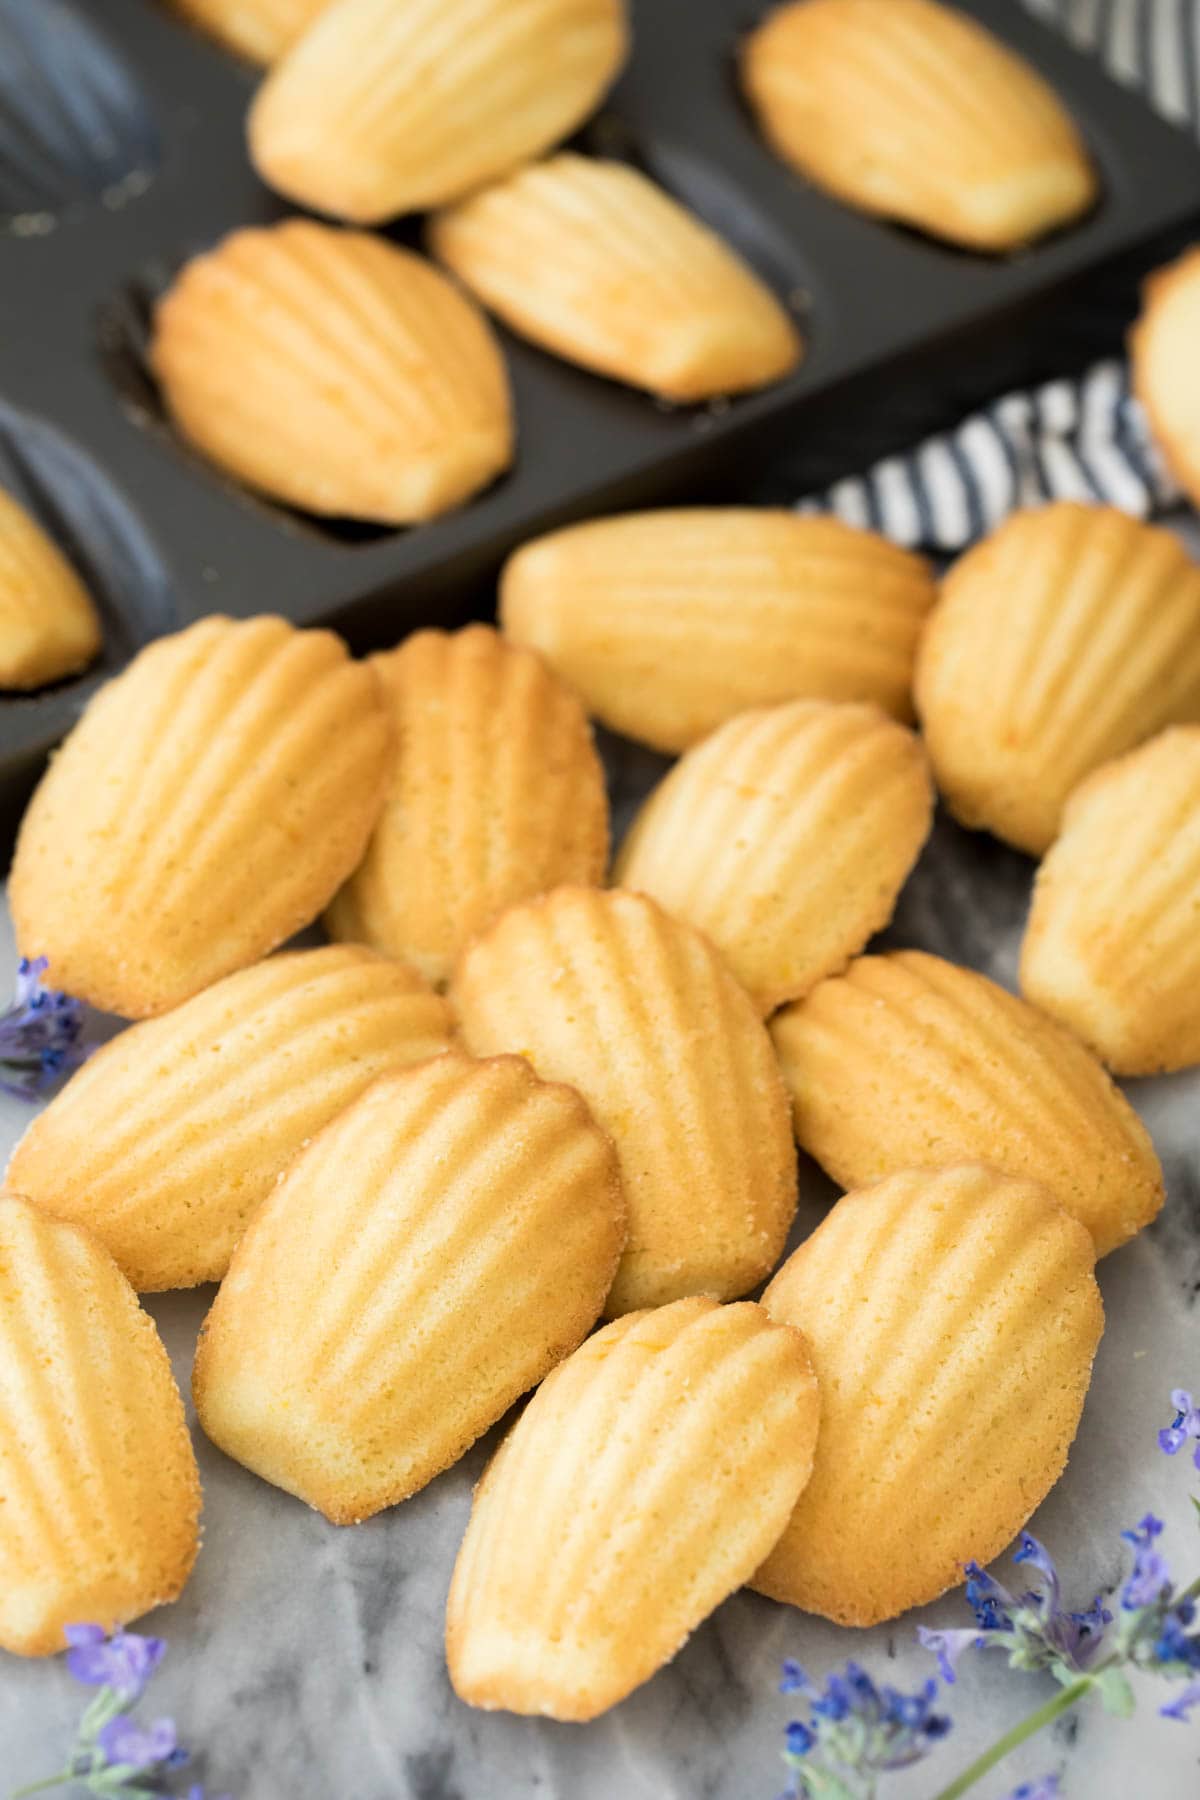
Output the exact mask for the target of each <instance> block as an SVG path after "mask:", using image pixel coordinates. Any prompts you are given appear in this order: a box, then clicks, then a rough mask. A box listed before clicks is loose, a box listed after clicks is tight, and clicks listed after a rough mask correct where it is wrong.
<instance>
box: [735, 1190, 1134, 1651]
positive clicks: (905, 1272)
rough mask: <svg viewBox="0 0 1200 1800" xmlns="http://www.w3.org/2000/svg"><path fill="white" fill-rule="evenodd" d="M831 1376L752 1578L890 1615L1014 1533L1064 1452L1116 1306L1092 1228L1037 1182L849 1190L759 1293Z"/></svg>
mask: <svg viewBox="0 0 1200 1800" xmlns="http://www.w3.org/2000/svg"><path fill="white" fill-rule="evenodd" d="M763 1306H764V1307H765V1308H766V1310H767V1311H768V1312H769V1313H770V1315H771V1317H772V1318H773V1319H778V1320H781V1321H782V1322H784V1323H786V1324H788V1325H796V1326H799V1328H800V1330H801V1331H802V1332H803V1333H804V1336H805V1338H806V1340H807V1342H808V1344H809V1346H810V1349H811V1352H812V1361H813V1366H814V1368H815V1369H816V1372H817V1380H818V1382H819V1384H820V1389H821V1431H820V1436H819V1438H818V1440H817V1455H816V1463H815V1466H814V1468H813V1473H812V1480H811V1481H810V1482H809V1484H808V1486H807V1487H806V1488H805V1489H804V1492H803V1493H802V1494H801V1496H800V1501H799V1504H798V1505H797V1507H796V1510H795V1512H794V1513H793V1514H792V1518H791V1522H790V1523H789V1525H788V1527H787V1529H786V1531H785V1532H784V1533H783V1536H782V1538H781V1539H780V1541H779V1543H778V1544H777V1546H776V1548H775V1549H774V1550H773V1551H772V1552H771V1554H770V1556H768V1558H767V1560H766V1562H765V1563H764V1564H763V1566H762V1568H761V1569H760V1570H759V1571H758V1574H757V1575H756V1576H755V1578H754V1584H753V1585H754V1586H755V1587H757V1588H759V1589H760V1590H761V1591H762V1592H763V1593H764V1594H770V1595H771V1596H772V1597H773V1598H774V1599H776V1600H787V1601H790V1602H791V1604H792V1605H793V1606H800V1607H803V1609H804V1610H805V1612H815V1613H820V1614H821V1615H822V1616H823V1617H824V1618H827V1619H833V1620H835V1621H836V1622H837V1623H838V1624H839V1625H876V1624H878V1623H879V1622H880V1621H881V1620H883V1619H894V1618H895V1617H896V1616H897V1615H898V1614H899V1613H902V1612H906V1611H907V1610H908V1608H909V1607H912V1606H922V1605H924V1604H925V1602H926V1601H929V1600H934V1599H936V1598H937V1596H938V1595H939V1594H941V1593H944V1592H945V1590H946V1589H947V1588H949V1587H954V1586H956V1585H957V1583H959V1582H960V1581H962V1579H963V1575H964V1570H963V1564H964V1563H966V1562H969V1561H972V1560H974V1561H976V1562H979V1563H987V1562H989V1561H990V1560H991V1559H992V1557H994V1556H996V1555H997V1554H998V1553H999V1552H1000V1551H1001V1550H1003V1549H1004V1547H1005V1545H1006V1544H1007V1543H1009V1542H1010V1540H1011V1539H1012V1538H1013V1537H1014V1536H1015V1535H1016V1533H1017V1532H1018V1531H1019V1530H1020V1528H1021V1526H1022V1525H1023V1524H1024V1523H1025V1521H1026V1519H1027V1518H1028V1517H1029V1515H1030V1513H1031V1512H1032V1511H1033V1510H1034V1508H1035V1507H1036V1506H1037V1505H1038V1504H1039V1503H1040V1502H1041V1501H1042V1500H1043V1499H1044V1498H1045V1496H1046V1495H1047V1494H1048V1493H1049V1491H1050V1489H1051V1488H1052V1487H1053V1486H1054V1483H1055V1482H1056V1481H1057V1480H1058V1477H1059V1476H1060V1475H1061V1474H1062V1471H1063V1469H1064V1467H1065V1466H1066V1461H1067V1451H1068V1449H1069V1448H1070V1445H1071V1441H1072V1439H1073V1438H1074V1436H1075V1432H1076V1428H1077V1427H1078V1424H1079V1415H1080V1413H1081V1411H1082V1410H1083V1402H1084V1398H1085V1396H1086V1394H1087V1390H1088V1382H1089V1381H1090V1379H1091V1371H1092V1359H1093V1357H1094V1356H1095V1354H1096V1347H1097V1345H1098V1344H1099V1342H1100V1333H1101V1331H1102V1329H1103V1326H1104V1310H1103V1307H1102V1305H1101V1301H1100V1290H1099V1288H1098V1287H1097V1286H1096V1281H1095V1276H1094V1274H1093V1254H1092V1242H1091V1239H1090V1238H1089V1236H1088V1234H1087V1232H1086V1231H1085V1230H1084V1229H1083V1228H1082V1226H1081V1225H1080V1224H1079V1222H1078V1221H1077V1220H1075V1219H1072V1218H1071V1217H1069V1215H1068V1214H1067V1213H1065V1212H1063V1211H1062V1209H1061V1208H1060V1207H1058V1206H1056V1205H1055V1204H1054V1201H1053V1200H1052V1198H1051V1196H1050V1195H1049V1193H1048V1192H1047V1191H1046V1190H1045V1189H1044V1188H1043V1187H1041V1186H1039V1184H1038V1183H1037V1182H1033V1181H1020V1180H1013V1179H1011V1178H1009V1177H1007V1176H1004V1175H999V1174H997V1173H996V1172H995V1171H994V1170H993V1169H987V1168H983V1167H980V1166H977V1165H976V1166H971V1167H966V1168H950V1169H942V1170H939V1171H937V1172H929V1171H912V1170H906V1171H904V1172H902V1173H900V1174H897V1175H893V1176H892V1177H891V1178H890V1179H889V1180H887V1181H884V1182H881V1183H880V1185H879V1186H878V1187H873V1188H865V1189H862V1190H861V1191H859V1192H858V1193H854V1194H846V1195H845V1196H844V1197H843V1198H842V1199H841V1200H839V1201H838V1203H837V1205H836V1206H835V1207H834V1209H833V1211H832V1212H831V1213H830V1214H829V1215H828V1217H827V1218H826V1219H825V1220H824V1222H823V1223H822V1224H821V1225H820V1226H818V1228H817V1230H816V1231H815V1232H814V1233H813V1235H812V1236H811V1237H810V1238H808V1239H806V1241H805V1242H804V1243H803V1244H801V1246H800V1248H799V1249H798V1250H796V1251H794V1252H793V1254H792V1255H791V1256H790V1257H789V1258H788V1260H787V1262H785V1263H784V1265H783V1267H782V1269H781V1270H780V1271H779V1273H778V1275H776V1277H775V1279H774V1281H772V1283H771V1285H770V1286H769V1287H768V1289H767V1291H766V1293H765V1294H764V1295H763Z"/></svg>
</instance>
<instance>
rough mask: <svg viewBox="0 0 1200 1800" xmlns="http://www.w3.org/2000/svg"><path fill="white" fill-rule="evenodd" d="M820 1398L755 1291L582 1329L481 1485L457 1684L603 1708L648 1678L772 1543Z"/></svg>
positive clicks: (461, 1598) (453, 1621)
mask: <svg viewBox="0 0 1200 1800" xmlns="http://www.w3.org/2000/svg"><path fill="white" fill-rule="evenodd" d="M820 1404H821V1403H820V1399H819V1397H818V1392H817V1384H816V1382H815V1380H814V1379H813V1374H812V1367H811V1364H810V1362H809V1359H808V1353H807V1350H806V1347H805V1343H804V1340H803V1338H802V1337H801V1335H800V1333H799V1332H798V1331H794V1330H791V1329H790V1328H781V1327H780V1326H778V1325H772V1324H771V1321H770V1320H769V1319H768V1318H767V1316H766V1314H765V1313H764V1311H763V1309H762V1307H761V1306H755V1305H754V1304H753V1303H752V1302H750V1301H743V1302H742V1303H741V1304H740V1305H737V1306H718V1305H717V1304H716V1303H715V1302H714V1301H712V1300H699V1299H692V1300H677V1301H676V1302H675V1303H674V1305H672V1306H664V1307H660V1308H659V1309H658V1310H657V1311H654V1312H639V1313H631V1314H629V1315H628V1316H627V1317H626V1318H623V1319H619V1320H618V1321H617V1322H616V1324H614V1325H609V1326H606V1328H605V1329H604V1330H603V1331H601V1332H598V1333H597V1335H596V1336H595V1337H593V1338H589V1340H588V1342H587V1343H586V1344H584V1345H583V1346H582V1347H581V1348H580V1349H578V1350H577V1351H576V1352H575V1354H574V1356H572V1357H570V1358H569V1359H568V1361H566V1362H565V1363H563V1365H562V1366H561V1368H558V1369H556V1370H555V1371H554V1373H553V1375H551V1376H550V1377H549V1379H548V1380H547V1381H546V1382H545V1383H544V1384H543V1385H542V1386H541V1387H540V1388H539V1389H538V1391H537V1393H536V1394H535V1395H534V1397H533V1399H532V1400H531V1401H530V1403H529V1405H528V1406H527V1407H526V1409H525V1411H524V1413H523V1414H522V1415H521V1418H520V1419H519V1420H518V1421H517V1424H516V1425H515V1426H514V1428H513V1430H512V1431H511V1432H510V1433H509V1435H508V1437H507V1438H506V1439H505V1441H504V1443H503V1444H502V1445H501V1447H500V1449H499V1451H498V1452H497V1454H496V1456H495V1458H494V1459H493V1461H492V1463H491V1465H490V1467H489V1468H488V1471H487V1473H486V1475H485V1476H484V1478H483V1481H482V1482H481V1483H480V1485H479V1487H478V1488H477V1490H476V1493H475V1505H474V1507H473V1509H472V1512H471V1520H470V1523H469V1525H468V1526H467V1533H466V1537H465V1538H464V1539H463V1545H462V1549H461V1550H460V1551H459V1556H458V1562H457V1564H456V1566H455V1570H454V1580H453V1582H452V1584H451V1588H450V1599H449V1604H448V1608H447V1616H446V1658H447V1661H448V1663H449V1665H450V1679H451V1681H452V1682H453V1683H454V1688H455V1691H456V1692H457V1693H458V1695H459V1697H460V1698H461V1699H463V1700H466V1701H468V1702H469V1703H470V1704H471V1705H472V1706H483V1707H487V1708H491V1709H494V1708H497V1707H504V1708H506V1709H507V1710H508V1711H509V1712H517V1713H542V1714H546V1715H548V1716H549V1717H550V1718H552V1719H594V1718H595V1717H596V1715H597V1713H601V1712H603V1711H604V1710H605V1709H606V1708H607V1707H609V1706H615V1705H616V1703H617V1701H618V1700H622V1699H624V1697H625V1695H626V1694H628V1693H630V1692H631V1691H632V1690H633V1689H634V1688H635V1687H638V1686H639V1685H640V1684H641V1683H642V1682H643V1681H648V1680H649V1678H650V1676H651V1675H653V1674H654V1672H655V1670H656V1669H659V1668H661V1667H662V1665H663V1664H664V1663H666V1662H669V1661H670V1659H671V1658H672V1657H673V1656H674V1655H675V1654H676V1652H677V1651H678V1650H680V1649H681V1648H682V1646H683V1643H684V1640H685V1639H686V1638H687V1637H688V1635H689V1634H690V1633H691V1632H693V1631H694V1630H695V1629H696V1627H697V1625H699V1624H700V1622H701V1620H702V1619H704V1618H706V1617H707V1616H708V1614H709V1613H710V1612H712V1610H713V1608H714V1607H716V1606H719V1605H720V1603H721V1601H722V1600H724V1599H725V1597H726V1596H727V1595H728V1594H731V1593H732V1592H733V1590H734V1589H735V1588H737V1587H740V1586H741V1585H742V1583H743V1582H744V1581H746V1580H747V1579H748V1577H749V1576H750V1574H751V1573H752V1572H753V1570H754V1569H755V1568H756V1567H757V1565H758V1563H759V1562H760V1561H761V1559H762V1557H763V1556H764V1555H765V1554H766V1552H767V1550H768V1549H769V1548H770V1546H771V1545H772V1544H773V1543H774V1542H775V1540H776V1539H777V1538H778V1536H779V1534H780V1532H781V1530H782V1529H783V1527H784V1524H785V1522H786V1520H787V1518H788V1516H789V1513H790V1512H791V1509H792V1507H793V1506H794V1505H795V1501H796V1497H797V1496H798V1495H799V1494H800V1493H801V1491H802V1490H803V1488H804V1484H805V1483H806V1482H807V1480H808V1478H809V1473H810V1471H811V1469H812V1463H813V1450H814V1446H815V1444H816V1442H817V1422H818V1415H819V1412H820Z"/></svg>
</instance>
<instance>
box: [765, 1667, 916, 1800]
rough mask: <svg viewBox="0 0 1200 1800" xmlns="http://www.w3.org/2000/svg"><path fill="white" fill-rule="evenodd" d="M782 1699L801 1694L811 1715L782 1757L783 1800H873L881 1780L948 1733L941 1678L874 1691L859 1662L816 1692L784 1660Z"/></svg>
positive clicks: (797, 1725) (796, 1724) (791, 1731)
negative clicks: (914, 1687)
mask: <svg viewBox="0 0 1200 1800" xmlns="http://www.w3.org/2000/svg"><path fill="white" fill-rule="evenodd" d="M779 1691H780V1692H781V1693H783V1694H804V1695H805V1697H806V1701H807V1717H806V1718H803V1719H793V1720H792V1721H791V1723H790V1724H789V1725H788V1727H787V1731H786V1736H785V1742H786V1748H785V1750H784V1753H783V1760H784V1762H785V1763H786V1764H787V1767H788V1770H789V1773H790V1776H791V1780H790V1783H789V1785H788V1787H787V1788H786V1790H785V1792H784V1793H783V1794H782V1795H781V1796H780V1800H874V1795H875V1792H876V1788H877V1783H878V1778H879V1776H880V1775H881V1774H884V1773H886V1772H887V1771H888V1770H890V1769H906V1768H908V1767H910V1765H911V1764H913V1763H915V1762H919V1761H920V1760H921V1758H922V1757H924V1756H926V1755H927V1754H928V1753H929V1751H930V1750H931V1749H932V1748H933V1746H934V1744H935V1743H937V1742H938V1740H939V1739H940V1738H943V1737H945V1735H946V1733H947V1732H948V1731H949V1730H950V1720H949V1719H948V1718H946V1717H945V1716H944V1715H942V1714H940V1713H936V1712H934V1710H933V1702H934V1699H935V1697H936V1695H937V1683H936V1681H927V1682H926V1683H925V1685H924V1686H923V1687H922V1688H920V1689H918V1691H917V1692H916V1693H915V1694H902V1693H900V1692H898V1690H897V1689H896V1688H892V1687H877V1686H876V1685H875V1683H874V1681H872V1679H871V1677H870V1676H869V1675H868V1674H867V1672H866V1670H865V1669H863V1668H860V1666H859V1665H858V1663H855V1662H848V1663H847V1664H846V1669H845V1673H844V1674H833V1675H830V1676H829V1677H828V1679H827V1680H826V1682H825V1686H824V1688H818V1687H817V1686H816V1684H815V1683H814V1682H812V1681H811V1680H810V1679H809V1677H808V1675H806V1674H805V1672H804V1670H803V1669H802V1668H801V1667H800V1664H799V1663H797V1662H790V1661H789V1662H785V1663H784V1665H783V1679H782V1681H781V1682H780V1684H779Z"/></svg>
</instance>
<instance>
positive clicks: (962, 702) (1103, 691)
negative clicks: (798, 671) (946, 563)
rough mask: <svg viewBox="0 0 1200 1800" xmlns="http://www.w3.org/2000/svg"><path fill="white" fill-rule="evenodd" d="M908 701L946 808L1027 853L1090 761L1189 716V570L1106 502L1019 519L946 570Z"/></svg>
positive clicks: (1195, 609) (1194, 643)
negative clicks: (913, 691)
mask: <svg viewBox="0 0 1200 1800" xmlns="http://www.w3.org/2000/svg"><path fill="white" fill-rule="evenodd" d="M916 698H917V710H918V712H919V713H920V715H921V722H922V725H923V727H924V732H925V742H926V746H927V747H928V750H929V755H930V760H931V761H932V763H933V771H934V775H935V776H936V778H937V784H938V787H939V788H940V789H941V791H942V793H943V794H944V795H945V797H946V801H947V803H948V805H949V806H950V809H951V811H952V812H953V813H954V814H955V816H956V817H957V818H959V819H961V820H962V822H963V823H964V824H965V825H972V826H983V827H985V828H986V829H987V830H989V831H992V832H994V833H995V834H996V836H997V837H1001V838H1004V839H1006V840H1007V842H1008V843H1010V844H1015V845H1016V846H1017V848H1018V849H1020V850H1028V851H1030V852H1031V853H1032V854H1033V855H1035V856H1039V855H1041V854H1042V853H1043V852H1044V851H1045V850H1047V849H1048V848H1049V846H1050V844H1051V843H1052V842H1053V840H1054V837H1055V835H1056V834H1057V832H1058V828H1059V822H1060V820H1061V818H1062V811H1063V806H1064V805H1065V803H1066V800H1067V797H1068V795H1069V794H1070V793H1071V791H1072V790H1073V789H1074V788H1075V787H1077V786H1078V785H1079V783H1080V782H1081V781H1082V780H1083V778H1084V777H1085V776H1086V775H1088V774H1090V773H1091V771H1092V770H1093V769H1095V768H1098V767H1099V765H1100V764H1101V763H1104V762H1107V761H1108V760H1109V759H1110V758H1111V757H1114V756H1120V755H1121V754H1122V752H1124V751H1126V750H1130V749H1132V748H1133V746H1134V745H1135V744H1137V743H1140V742H1141V741H1142V739H1143V738H1147V737H1150V736H1152V735H1153V734H1154V733H1155V732H1156V731H1160V730H1161V729H1162V727H1163V726H1164V725H1169V724H1174V723H1179V722H1183V721H1188V720H1194V719H1200V568H1198V567H1197V566H1196V565H1195V564H1194V563H1193V562H1192V561H1191V560H1190V559H1189V557H1188V556H1187V555H1186V553H1185V552H1184V549H1183V547H1182V545H1181V544H1180V543H1179V541H1178V539H1177V538H1175V537H1173V536H1172V534H1171V533H1170V532H1169V531H1165V530H1163V529H1162V528H1161V527H1158V526H1154V525H1143V524H1142V523H1141V522H1140V521H1139V520H1137V519H1131V518H1129V517H1127V516H1126V514H1124V513H1121V512H1117V511H1116V510H1115V509H1114V508H1112V507H1106V506H1080V505H1077V504H1076V503H1075V502H1073V501H1059V502H1057V503H1055V504H1054V505H1051V506H1044V507H1039V508H1035V509H1031V510H1029V511H1025V512H1018V513H1015V514H1013V516H1012V517H1011V518H1009V519H1007V520H1006V521H1005V523H1004V524H1003V525H1001V526H1000V527H999V529H998V530H997V531H994V532H993V533H992V534H991V536H990V537H987V538H985V539H984V540H983V542H982V543H980V544H977V545H976V546H975V547H974V549H972V550H969V551H968V552H967V554H966V555H965V556H963V557H962V558H960V560H959V561H958V562H957V563H956V564H955V565H954V567H953V569H952V570H951V571H950V574H949V575H948V576H947V578H946V581H945V583H944V585H943V588H942V593H941V597H940V599H939V601H938V604H937V606H936V607H935V608H934V611H933V613H932V615H931V617H930V620H929V624H928V627H927V629H926V632H925V636H924V638H923V640H922V643H921V649H920V654H919V657H918V660H917V676H916Z"/></svg>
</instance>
